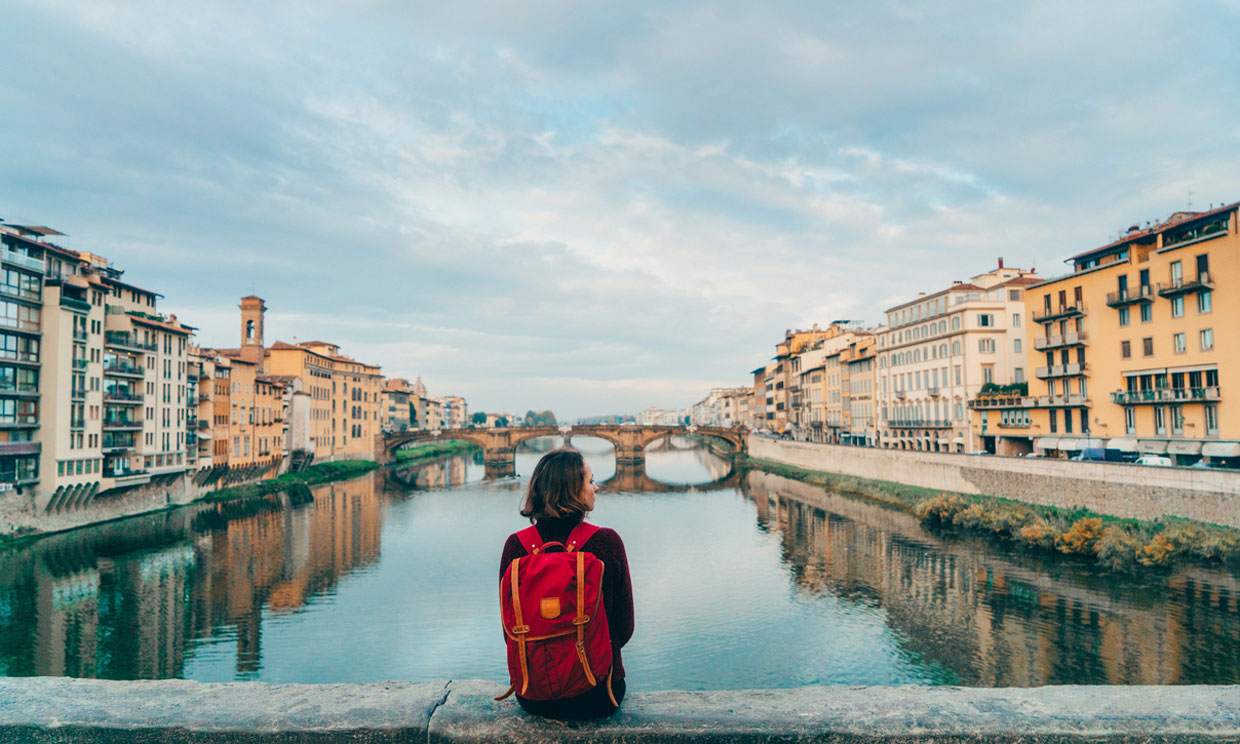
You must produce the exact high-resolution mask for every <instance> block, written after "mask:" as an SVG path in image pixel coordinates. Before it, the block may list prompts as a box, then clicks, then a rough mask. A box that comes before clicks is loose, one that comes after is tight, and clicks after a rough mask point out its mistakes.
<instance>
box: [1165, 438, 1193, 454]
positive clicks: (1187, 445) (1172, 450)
mask: <svg viewBox="0 0 1240 744" xmlns="http://www.w3.org/2000/svg"><path fill="white" fill-rule="evenodd" d="M1167 453H1168V454H1172V455H1199V454H1201V442H1192V441H1188V442H1186V441H1182V440H1181V441H1179V442H1167Z"/></svg>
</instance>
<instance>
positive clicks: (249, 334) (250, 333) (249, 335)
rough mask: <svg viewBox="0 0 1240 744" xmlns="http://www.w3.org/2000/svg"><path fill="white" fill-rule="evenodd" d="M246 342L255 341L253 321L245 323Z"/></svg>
mask: <svg viewBox="0 0 1240 744" xmlns="http://www.w3.org/2000/svg"><path fill="white" fill-rule="evenodd" d="M245 340H246V341H253V340H254V321H252V320H247V321H246V322H245Z"/></svg>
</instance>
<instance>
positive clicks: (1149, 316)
mask: <svg viewBox="0 0 1240 744" xmlns="http://www.w3.org/2000/svg"><path fill="white" fill-rule="evenodd" d="M1153 319H1154V306H1153V305H1152V304H1151V303H1149V302H1146V303H1143V304H1142V305H1141V322H1142V323H1149V322H1150V321H1152V320H1153Z"/></svg>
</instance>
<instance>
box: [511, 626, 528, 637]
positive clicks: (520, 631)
mask: <svg viewBox="0 0 1240 744" xmlns="http://www.w3.org/2000/svg"><path fill="white" fill-rule="evenodd" d="M528 632H530V626H528V625H518V626H517V627H515V628H513V629H512V634H513V635H525V634H526V633H528Z"/></svg>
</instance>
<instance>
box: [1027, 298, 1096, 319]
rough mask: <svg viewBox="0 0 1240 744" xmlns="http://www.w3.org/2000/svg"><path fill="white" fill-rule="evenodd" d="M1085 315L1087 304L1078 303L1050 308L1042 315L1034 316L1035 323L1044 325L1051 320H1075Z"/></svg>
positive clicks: (1035, 314) (1036, 314)
mask: <svg viewBox="0 0 1240 744" xmlns="http://www.w3.org/2000/svg"><path fill="white" fill-rule="evenodd" d="M1084 314H1085V303H1084V302H1076V303H1073V304H1070V305H1060V306H1059V307H1058V308H1049V309H1046V310H1043V311H1042V312H1041V313H1034V314H1033V322H1035V323H1044V322H1046V321H1049V320H1059V319H1061V318H1075V317H1077V316H1078V315H1084Z"/></svg>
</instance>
